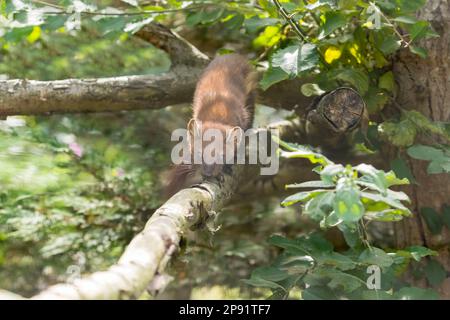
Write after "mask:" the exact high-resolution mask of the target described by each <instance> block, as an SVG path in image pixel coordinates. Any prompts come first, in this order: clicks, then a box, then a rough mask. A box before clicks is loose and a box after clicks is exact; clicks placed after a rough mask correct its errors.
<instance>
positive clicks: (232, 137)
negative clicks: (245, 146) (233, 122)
mask: <svg viewBox="0 0 450 320" xmlns="http://www.w3.org/2000/svg"><path fill="white" fill-rule="evenodd" d="M243 138H244V131H243V130H242V128H240V127H233V128H232V129H231V130H229V131H228V133H227V141H234V142H235V143H236V145H239V144H240V143H241V141H242V139H243Z"/></svg>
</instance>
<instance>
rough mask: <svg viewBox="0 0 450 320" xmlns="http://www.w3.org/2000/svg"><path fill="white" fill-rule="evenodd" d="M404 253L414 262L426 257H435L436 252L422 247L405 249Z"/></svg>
mask: <svg viewBox="0 0 450 320" xmlns="http://www.w3.org/2000/svg"><path fill="white" fill-rule="evenodd" d="M404 251H407V252H408V253H409V254H410V255H411V257H412V258H413V259H414V260H416V261H420V259H422V258H424V257H427V256H437V252H436V251H433V250H431V249H428V248H425V247H422V246H411V247H407V248H405V249H404Z"/></svg>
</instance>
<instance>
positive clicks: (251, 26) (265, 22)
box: [244, 16, 280, 33]
mask: <svg viewBox="0 0 450 320" xmlns="http://www.w3.org/2000/svg"><path fill="white" fill-rule="evenodd" d="M279 21H280V20H279V19H275V18H260V17H258V16H253V17H251V18H249V19H246V20H245V21H244V27H245V28H246V29H247V31H248V32H249V33H255V32H257V31H259V30H260V29H261V28H264V27H267V26H273V25H276V24H277V23H279Z"/></svg>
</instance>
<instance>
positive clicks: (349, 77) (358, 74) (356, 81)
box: [336, 69, 369, 95]
mask: <svg viewBox="0 0 450 320" xmlns="http://www.w3.org/2000/svg"><path fill="white" fill-rule="evenodd" d="M336 78H337V79H339V80H343V81H345V82H348V83H350V84H351V85H352V86H353V87H355V88H356V89H357V90H358V91H359V93H360V94H362V95H364V94H366V92H367V90H368V89H369V76H368V75H367V73H366V72H364V71H362V70H359V69H346V70H344V71H341V72H340V73H338V75H337V76H336Z"/></svg>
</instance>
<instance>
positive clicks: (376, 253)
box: [358, 247, 394, 268]
mask: <svg viewBox="0 0 450 320" xmlns="http://www.w3.org/2000/svg"><path fill="white" fill-rule="evenodd" d="M358 261H359V262H360V263H364V264H367V265H377V266H379V267H381V268H388V267H390V266H391V265H392V264H393V263H394V259H393V258H392V257H391V256H389V255H388V254H387V253H386V252H384V250H381V249H379V248H375V247H372V248H369V249H366V250H364V251H363V252H362V253H361V254H360V256H359V257H358Z"/></svg>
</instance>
